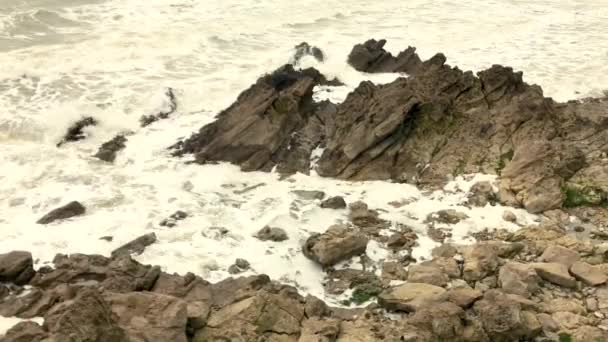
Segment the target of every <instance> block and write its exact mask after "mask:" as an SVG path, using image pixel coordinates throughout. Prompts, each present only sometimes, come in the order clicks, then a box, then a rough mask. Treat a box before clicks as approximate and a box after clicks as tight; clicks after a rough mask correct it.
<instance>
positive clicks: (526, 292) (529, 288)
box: [498, 262, 541, 298]
mask: <svg viewBox="0 0 608 342" xmlns="http://www.w3.org/2000/svg"><path fill="white" fill-rule="evenodd" d="M498 282H499V286H500V287H501V288H502V290H503V291H504V292H505V293H511V294H516V295H520V296H522V297H526V298H530V297H531V296H532V295H533V294H536V293H537V292H538V291H539V290H540V283H541V278H540V277H539V276H538V274H537V273H536V270H534V268H533V267H531V266H529V265H527V264H522V263H519V262H508V263H507V264H505V265H504V266H503V267H501V268H500V271H499V272H498Z"/></svg>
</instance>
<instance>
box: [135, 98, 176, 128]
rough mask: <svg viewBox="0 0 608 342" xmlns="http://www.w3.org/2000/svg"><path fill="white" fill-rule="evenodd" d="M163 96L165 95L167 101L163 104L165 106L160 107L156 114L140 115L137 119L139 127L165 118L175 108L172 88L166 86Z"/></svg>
mask: <svg viewBox="0 0 608 342" xmlns="http://www.w3.org/2000/svg"><path fill="white" fill-rule="evenodd" d="M165 96H166V97H167V103H166V104H165V107H166V108H164V109H162V110H161V111H160V112H158V113H157V114H151V115H144V116H142V117H141V118H140V119H139V122H140V124H141V127H146V126H148V125H150V124H152V123H154V122H156V121H158V120H162V119H166V118H168V117H169V115H171V114H173V113H174V112H175V111H176V110H177V99H176V98H175V94H174V93H173V89H171V88H167V90H165Z"/></svg>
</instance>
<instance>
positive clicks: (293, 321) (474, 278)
mask: <svg viewBox="0 0 608 342" xmlns="http://www.w3.org/2000/svg"><path fill="white" fill-rule="evenodd" d="M564 224H565V222H558V221H551V220H547V221H546V222H545V223H543V224H541V225H538V226H529V227H524V228H522V229H521V230H519V231H517V232H515V233H510V234H505V233H501V232H496V233H495V234H490V236H488V239H487V240H485V241H480V242H478V243H476V244H473V245H466V246H465V245H454V244H449V243H446V244H443V245H442V246H440V247H437V248H435V249H434V250H433V258H432V259H431V260H427V261H424V262H419V263H411V264H409V267H408V268H407V270H406V269H405V267H404V265H405V264H406V263H401V264H399V263H385V264H384V268H383V269H382V272H381V276H378V275H376V274H375V273H374V272H369V271H365V270H356V269H342V270H333V269H331V266H329V265H331V264H333V263H334V262H336V261H337V260H338V259H340V258H348V257H349V256H351V255H353V254H357V253H358V254H360V253H364V250H365V244H366V243H367V241H366V240H365V238H364V237H361V236H357V234H361V233H358V232H357V230H356V229H355V228H354V227H351V228H341V227H332V228H330V229H329V230H328V232H327V233H325V234H322V236H314V237H311V240H310V241H309V242H310V244H311V245H312V246H313V247H312V248H311V249H308V250H309V252H308V253H311V258H313V259H315V260H317V261H318V262H319V263H321V264H323V265H325V267H327V271H328V273H329V274H330V277H329V278H330V279H331V281H330V283H329V284H327V287H328V289H330V288H333V289H334V290H336V289H337V288H340V287H344V288H347V289H351V290H353V291H352V297H351V299H350V301H352V302H353V303H364V302H367V301H368V300H369V299H370V298H373V297H377V298H378V300H377V304H376V303H371V304H368V305H367V306H365V307H363V308H355V309H348V308H337V307H329V306H327V305H326V304H325V303H323V302H322V301H321V300H319V299H318V298H315V297H313V296H310V295H309V296H306V297H304V296H302V295H300V294H299V293H298V291H297V290H296V289H295V288H294V287H292V286H288V285H283V284H280V283H278V282H276V281H272V280H271V279H270V278H268V277H267V276H265V275H257V276H250V277H241V278H228V279H226V280H224V281H221V282H219V283H216V284H211V283H209V282H207V281H205V280H203V279H201V278H200V277H198V276H196V275H194V274H191V273H189V274H186V275H177V274H168V273H165V272H162V271H161V269H160V267H158V266H150V265H142V264H140V263H138V262H136V261H134V260H133V259H132V258H131V256H130V255H129V254H128V253H116V254H113V256H112V257H111V258H107V257H103V256H100V255H84V254H72V255H69V256H68V255H61V254H58V255H57V256H56V257H55V260H54V265H55V266H54V268H51V267H43V268H41V269H39V270H37V271H34V269H33V259H32V256H31V254H30V253H28V252H11V253H8V254H2V255H0V281H2V283H3V284H4V285H1V286H0V314H1V315H3V316H7V317H12V316H16V317H20V318H23V319H31V318H36V317H44V323H43V324H42V325H39V324H38V323H35V322H30V321H25V322H21V323H19V324H17V325H16V326H15V327H13V328H11V329H10V330H9V331H8V332H7V334H6V335H5V336H4V337H2V338H1V339H0V340H1V341H5V342H9V341H10V342H15V341H142V342H143V341H195V342H202V341H294V342H295V341H298V342H317V341H341V342H342V341H343V342H346V341H395V342H396V341H480V342H482V341H488V342H489V341H566V340H567V341H597V342H600V341H605V340H606V338H607V337H608V285H607V284H606V282H607V281H608V263H606V262H607V261H608V260H607V258H608V243H605V242H602V241H598V240H596V239H591V238H584V237H582V236H581V235H580V234H579V233H577V232H576V231H571V232H569V231H567V230H566V229H563V228H560V226H563V225H564ZM361 239H363V240H364V242H361ZM391 239H393V240H397V239H396V238H391ZM401 240H402V241H405V240H407V238H405V237H401ZM349 241H351V242H349ZM389 243H390V242H389ZM392 244H393V245H399V244H400V243H395V242H394V241H393V243H392ZM351 245H353V246H356V245H360V246H362V248H363V249H357V248H353V249H351V248H345V246H351ZM404 245H407V242H406V243H405V244H404ZM314 246H318V248H317V250H315V247H314ZM319 246H320V247H319ZM402 280H403V281H402ZM404 280H407V281H404ZM395 283H397V284H399V285H395ZM344 304H348V303H344ZM387 313H388V314H390V315H387Z"/></svg>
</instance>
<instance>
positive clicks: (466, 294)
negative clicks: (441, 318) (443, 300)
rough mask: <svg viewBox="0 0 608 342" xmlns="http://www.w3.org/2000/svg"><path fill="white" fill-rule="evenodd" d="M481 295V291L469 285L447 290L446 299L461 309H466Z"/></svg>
mask: <svg viewBox="0 0 608 342" xmlns="http://www.w3.org/2000/svg"><path fill="white" fill-rule="evenodd" d="M481 297H483V293H482V292H481V291H479V290H475V289H472V288H470V287H459V288H453V289H450V290H448V292H447V299H448V301H450V302H452V303H454V304H456V305H458V306H459V307H461V308H463V309H467V308H469V307H471V305H473V303H475V301H477V300H478V299H479V298H481Z"/></svg>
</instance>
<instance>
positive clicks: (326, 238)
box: [302, 225, 369, 266]
mask: <svg viewBox="0 0 608 342" xmlns="http://www.w3.org/2000/svg"><path fill="white" fill-rule="evenodd" d="M368 242H369V239H368V238H367V237H366V236H365V235H364V234H362V233H360V232H358V231H357V230H355V229H353V228H349V227H347V226H344V225H335V226H331V227H329V228H328V229H327V231H326V232H325V233H323V234H314V235H312V236H311V237H310V238H308V240H306V243H305V245H304V247H303V248H302V251H303V252H304V255H306V256H307V257H308V258H310V259H311V260H314V261H316V262H317V263H319V264H320V265H322V266H332V265H334V264H336V263H338V262H340V261H343V260H346V259H349V258H351V257H352V256H355V255H359V254H363V253H365V250H366V248H367V243H368Z"/></svg>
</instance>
